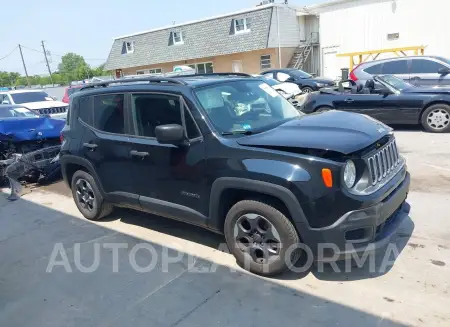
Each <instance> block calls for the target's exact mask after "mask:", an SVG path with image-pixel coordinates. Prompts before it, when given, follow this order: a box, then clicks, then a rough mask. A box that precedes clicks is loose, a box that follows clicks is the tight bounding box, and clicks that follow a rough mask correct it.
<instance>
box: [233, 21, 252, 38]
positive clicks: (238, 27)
mask: <svg viewBox="0 0 450 327" xmlns="http://www.w3.org/2000/svg"><path fill="white" fill-rule="evenodd" d="M250 25H251V19H250V18H241V19H235V20H234V34H239V33H245V32H250Z"/></svg>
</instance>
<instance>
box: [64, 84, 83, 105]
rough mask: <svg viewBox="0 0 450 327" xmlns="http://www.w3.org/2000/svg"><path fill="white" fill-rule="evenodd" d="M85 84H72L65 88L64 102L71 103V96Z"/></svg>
mask: <svg viewBox="0 0 450 327" xmlns="http://www.w3.org/2000/svg"><path fill="white" fill-rule="evenodd" d="M83 86H84V84H81V85H71V86H68V87H66V88H65V90H64V96H63V98H62V102H64V103H69V100H70V99H69V97H70V96H71V95H72V94H74V93H75V92H78V91H79V90H80V89H81V88H82V87H83Z"/></svg>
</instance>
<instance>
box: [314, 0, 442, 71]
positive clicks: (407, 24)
mask: <svg viewBox="0 0 450 327" xmlns="http://www.w3.org/2000/svg"><path fill="white" fill-rule="evenodd" d="M448 2H449V1H448V0H397V1H392V0H389V1H388V0H361V1H355V2H350V3H344V4H340V5H336V6H329V7H326V8H318V9H317V10H318V11H319V14H320V41H321V54H322V57H323V55H324V52H328V53H329V51H330V49H332V48H333V49H335V50H336V51H337V53H348V52H359V51H369V50H378V49H389V48H397V47H409V46H420V45H424V46H426V49H425V54H426V55H442V56H444V57H450V42H447V41H445V37H444V36H443V34H442V33H443V32H442V31H445V30H446V29H447V17H446V16H448V12H447V11H446V10H445V9H446V8H448ZM439 31H440V32H439ZM390 33H399V38H398V39H397V40H388V38H387V34H390ZM394 56H395V54H393V53H386V54H382V55H380V56H379V57H378V59H382V58H389V57H394ZM334 60H335V63H333V64H332V66H333V67H334V68H333V71H334V73H335V75H340V68H346V67H348V66H349V59H347V58H335V59H334ZM369 60H370V58H369ZM322 66H323V65H322ZM323 68H324V67H322V72H323Z"/></svg>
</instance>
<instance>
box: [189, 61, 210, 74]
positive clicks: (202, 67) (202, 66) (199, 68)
mask: <svg viewBox="0 0 450 327" xmlns="http://www.w3.org/2000/svg"><path fill="white" fill-rule="evenodd" d="M188 66H189V67H191V68H194V69H195V71H196V73H197V74H212V73H214V65H213V63H212V62H202V63H198V64H189V65H188Z"/></svg>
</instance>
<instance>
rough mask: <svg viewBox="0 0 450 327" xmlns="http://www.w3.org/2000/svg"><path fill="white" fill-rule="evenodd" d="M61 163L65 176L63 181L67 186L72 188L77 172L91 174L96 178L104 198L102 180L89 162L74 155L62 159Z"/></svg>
mask: <svg viewBox="0 0 450 327" xmlns="http://www.w3.org/2000/svg"><path fill="white" fill-rule="evenodd" d="M60 161H61V173H62V176H63V180H64V182H65V183H66V185H67V186H69V187H71V183H72V177H73V175H74V174H75V172H77V171H78V170H82V171H85V172H86V173H88V174H90V175H91V176H92V178H94V181H95V183H96V184H97V186H98V189H99V190H100V192H101V193H102V196H104V195H105V192H104V189H103V186H102V184H101V182H100V179H99V178H98V176H97V174H96V173H95V169H94V167H93V166H92V164H91V163H90V162H89V161H88V160H86V159H85V158H81V157H77V156H73V155H64V156H62V157H61V159H60Z"/></svg>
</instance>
